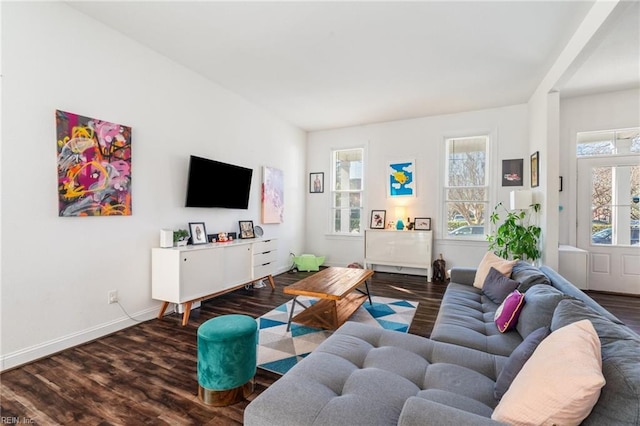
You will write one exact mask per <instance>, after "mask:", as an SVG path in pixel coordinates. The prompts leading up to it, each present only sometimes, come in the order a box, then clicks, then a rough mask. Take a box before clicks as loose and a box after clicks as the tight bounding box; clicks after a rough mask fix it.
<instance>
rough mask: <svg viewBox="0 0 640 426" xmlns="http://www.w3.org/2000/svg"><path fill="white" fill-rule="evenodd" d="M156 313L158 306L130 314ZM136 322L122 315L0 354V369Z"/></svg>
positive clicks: (144, 316) (140, 317)
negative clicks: (93, 325)
mask: <svg viewBox="0 0 640 426" xmlns="http://www.w3.org/2000/svg"><path fill="white" fill-rule="evenodd" d="M157 315H158V307H157V306H156V307H153V308H148V309H145V310H143V311H140V312H136V313H134V314H132V316H133V317H134V318H136V319H138V320H140V321H147V320H150V319H153V318H155V317H156V316H157ZM136 324H138V322H137V321H134V320H132V319H130V318H129V317H126V316H123V317H120V318H118V319H115V320H113V321H110V322H107V323H103V324H99V325H97V326H95V327H91V328H88V329H86V330H82V331H79V332H77V333H72V334H69V335H67V336H63V337H60V338H58V339H53V340H50V341H48V342H44V343H40V344H38V345H34V346H31V347H28V348H24V349H20V350H18V351H15V352H11V353H8V354H6V355H2V356H0V371H4V370H8V369H10V368H14V367H18V366H20V365H22V364H26V363H28V362H31V361H35V360H37V359H40V358H43V357H46V356H50V355H53V354H55V353H57V352H60V351H63V350H65V349H69V348H72V347H74V346H78V345H81V344H83V343H87V342H90V341H92V340H95V339H98V338H100V337H104V336H106V335H108V334H111V333H115V332H116V331H119V330H122V329H125V328H128V327H131V326H134V325H136Z"/></svg>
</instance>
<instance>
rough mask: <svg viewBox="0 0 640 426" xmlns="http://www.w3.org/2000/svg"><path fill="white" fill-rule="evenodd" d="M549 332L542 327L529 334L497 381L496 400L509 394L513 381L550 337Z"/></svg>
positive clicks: (547, 328)
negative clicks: (541, 344)
mask: <svg viewBox="0 0 640 426" xmlns="http://www.w3.org/2000/svg"><path fill="white" fill-rule="evenodd" d="M549 331H550V330H549V327H540V328H539V329H537V330H535V331H534V332H533V333H531V334H529V335H528V336H527V338H526V339H524V340H523V341H522V343H520V344H519V345H518V347H517V348H515V349H514V350H513V352H512V353H511V355H510V356H509V359H508V360H507V362H506V364H505V365H504V367H503V368H502V371H501V372H500V375H499V376H498V379H497V380H496V385H495V387H494V389H493V395H494V396H495V397H496V399H501V398H502V396H503V395H504V394H505V392H507V390H508V389H509V386H511V382H513V379H515V378H516V376H517V375H518V373H519V372H520V370H522V366H523V365H524V364H525V363H526V362H527V360H528V359H529V358H531V355H533V352H534V351H535V350H536V348H537V347H538V345H539V344H540V342H542V341H543V340H544V338H545V337H547V336H548V335H549Z"/></svg>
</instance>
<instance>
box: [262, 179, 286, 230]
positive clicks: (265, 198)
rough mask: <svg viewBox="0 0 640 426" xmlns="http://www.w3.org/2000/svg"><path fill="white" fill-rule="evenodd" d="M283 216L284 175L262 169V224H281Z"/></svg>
mask: <svg viewBox="0 0 640 426" xmlns="http://www.w3.org/2000/svg"><path fill="white" fill-rule="evenodd" d="M283 215H284V173H283V172H282V170H279V169H276V168H273V167H266V166H265V167H263V168H262V223H282V218H283Z"/></svg>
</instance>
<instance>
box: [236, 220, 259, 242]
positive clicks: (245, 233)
mask: <svg viewBox="0 0 640 426" xmlns="http://www.w3.org/2000/svg"><path fill="white" fill-rule="evenodd" d="M238 224H239V225H240V238H241V239H246V238H255V237H256V234H255V233H254V231H253V221H252V220H240V221H238Z"/></svg>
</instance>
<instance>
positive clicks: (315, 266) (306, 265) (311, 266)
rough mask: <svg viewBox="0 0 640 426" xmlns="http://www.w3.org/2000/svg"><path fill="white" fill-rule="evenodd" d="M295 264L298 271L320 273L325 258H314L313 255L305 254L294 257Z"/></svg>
mask: <svg viewBox="0 0 640 426" xmlns="http://www.w3.org/2000/svg"><path fill="white" fill-rule="evenodd" d="M293 262H294V263H295V264H296V268H298V271H307V272H310V271H319V270H320V265H322V264H323V263H324V256H314V255H313V254H303V255H300V256H294V258H293Z"/></svg>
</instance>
